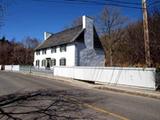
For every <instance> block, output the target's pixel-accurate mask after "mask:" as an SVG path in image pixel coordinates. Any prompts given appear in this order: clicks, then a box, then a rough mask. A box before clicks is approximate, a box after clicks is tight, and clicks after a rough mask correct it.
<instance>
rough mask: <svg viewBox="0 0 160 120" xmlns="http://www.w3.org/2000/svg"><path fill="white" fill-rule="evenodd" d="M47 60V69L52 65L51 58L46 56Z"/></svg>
mask: <svg viewBox="0 0 160 120" xmlns="http://www.w3.org/2000/svg"><path fill="white" fill-rule="evenodd" d="M46 61H47V65H46V69H47V70H50V67H51V58H46Z"/></svg>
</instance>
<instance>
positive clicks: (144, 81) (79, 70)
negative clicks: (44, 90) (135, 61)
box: [53, 67, 155, 89]
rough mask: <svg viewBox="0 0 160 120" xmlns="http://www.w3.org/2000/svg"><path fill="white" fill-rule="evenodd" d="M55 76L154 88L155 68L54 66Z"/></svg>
mask: <svg viewBox="0 0 160 120" xmlns="http://www.w3.org/2000/svg"><path fill="white" fill-rule="evenodd" d="M53 71H54V72H53V73H54V75H55V76H63V77H70V78H74V79H80V80H88V81H93V82H99V83H105V84H115V85H129V86H135V87H145V88H151V89H155V68H128V67H124V68H121V67H54V69H53Z"/></svg>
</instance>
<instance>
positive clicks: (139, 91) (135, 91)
mask: <svg viewBox="0 0 160 120" xmlns="http://www.w3.org/2000/svg"><path fill="white" fill-rule="evenodd" d="M21 73H22V72H21ZM22 74H27V75H35V76H38V77H46V78H49V79H54V80H57V81H61V82H67V83H69V84H70V85H72V86H80V87H82V88H89V89H100V90H109V91H114V92H121V93H127V94H131V95H138V96H144V97H150V98H155V99H159V100H160V91H155V90H151V89H150V90H149V89H144V88H139V87H131V86H119V85H112V84H103V85H102V84H91V83H88V82H84V81H82V80H81V81H80V80H75V79H72V78H65V77H59V76H56V77H55V76H52V75H46V74H44V75H43V74H36V73H32V74H29V73H22Z"/></svg>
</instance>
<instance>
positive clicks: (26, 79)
mask: <svg viewBox="0 0 160 120" xmlns="http://www.w3.org/2000/svg"><path fill="white" fill-rule="evenodd" d="M41 89H49V90H52V91H67V94H68V93H69V95H66V96H67V97H70V98H71V99H70V98H69V99H70V100H73V99H74V100H75V101H79V102H80V103H83V104H84V105H85V107H86V108H87V107H88V108H89V109H90V110H89V111H85V114H89V113H87V112H90V113H92V114H94V115H95V116H101V117H100V118H95V119H104V120H105V119H106V120H160V100H158V99H152V98H147V97H140V96H135V95H128V94H125V93H116V92H111V91H106V90H105V91H103V90H96V89H91V88H90V89H89V88H88V89H87V88H86V89H85V88H84V87H83V88H82V87H80V86H72V85H70V84H69V83H67V82H62V81H58V80H53V79H49V78H44V77H36V76H29V75H23V74H19V73H12V72H1V71H0V96H2V97H3V96H4V95H8V94H14V93H18V92H20V93H23V92H25V91H36V90H41ZM53 93H54V92H53ZM55 93H57V94H58V92H55ZM65 93H66V92H65ZM60 94H63V93H60ZM55 96H56V95H55ZM5 99H6V98H5ZM0 102H1V99H0ZM92 110H93V111H94V112H93V111H92ZM92 119H93V118H92Z"/></svg>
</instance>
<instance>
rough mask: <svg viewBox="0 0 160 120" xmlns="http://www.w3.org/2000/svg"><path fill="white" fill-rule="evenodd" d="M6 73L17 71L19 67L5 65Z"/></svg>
mask: <svg viewBox="0 0 160 120" xmlns="http://www.w3.org/2000/svg"><path fill="white" fill-rule="evenodd" d="M5 70H6V71H19V70H20V66H19V65H5Z"/></svg>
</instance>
